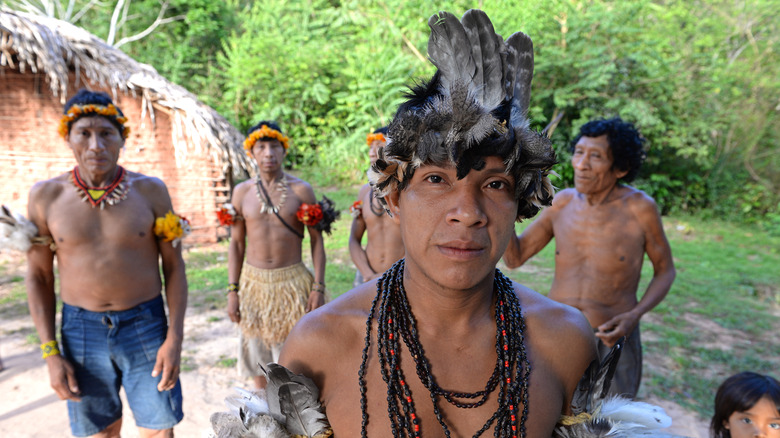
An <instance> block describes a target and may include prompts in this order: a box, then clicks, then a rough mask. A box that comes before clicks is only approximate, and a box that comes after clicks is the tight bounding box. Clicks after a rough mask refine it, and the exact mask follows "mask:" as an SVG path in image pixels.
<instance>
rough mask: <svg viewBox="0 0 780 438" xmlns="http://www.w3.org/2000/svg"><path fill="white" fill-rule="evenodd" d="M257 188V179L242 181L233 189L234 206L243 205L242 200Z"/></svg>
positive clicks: (232, 199) (232, 200)
mask: <svg viewBox="0 0 780 438" xmlns="http://www.w3.org/2000/svg"><path fill="white" fill-rule="evenodd" d="M254 187H255V179H254V178H250V179H248V180H246V181H241V182H240V183H238V184H236V186H235V187H234V188H233V196H232V198H231V202H232V203H233V206H235V207H238V206H239V205H240V204H241V200H242V199H243V198H244V196H246V193H247V192H248V191H250V190H251V189H253V188H254Z"/></svg>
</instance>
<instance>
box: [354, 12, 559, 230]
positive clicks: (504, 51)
mask: <svg viewBox="0 0 780 438" xmlns="http://www.w3.org/2000/svg"><path fill="white" fill-rule="evenodd" d="M428 26H430V28H431V36H430V39H429V40H428V57H429V58H430V60H431V62H432V63H433V64H434V65H435V66H436V67H437V69H438V70H437V72H436V74H435V75H434V76H433V78H431V79H430V80H429V81H428V82H425V83H422V84H419V85H417V86H416V87H413V88H412V90H411V91H410V92H409V93H408V94H407V95H406V97H407V101H406V102H404V103H403V104H401V106H400V107H399V108H398V111H397V112H396V114H395V117H394V118H393V121H392V122H391V123H390V125H389V129H388V143H387V145H386V146H385V147H384V148H383V149H381V150H380V153H379V159H378V160H377V162H376V163H375V164H374V165H373V166H372V167H371V169H370V170H369V180H370V182H371V184H372V185H374V186H375V187H376V196H377V198H379V199H380V200H381V201H382V202H383V203H384V199H383V198H384V197H385V196H386V195H387V194H389V193H390V192H392V191H395V190H402V189H403V188H404V187H405V186H406V184H407V183H408V181H409V179H410V178H411V177H412V175H413V174H414V171H415V169H417V168H418V167H419V166H421V165H422V164H445V163H448V162H451V163H454V165H455V167H456V169H457V177H458V178H463V177H465V176H466V174H467V173H468V172H469V171H470V170H471V169H475V170H479V169H482V168H483V167H484V165H485V161H484V158H485V157H488V156H498V157H501V158H502V159H503V160H504V164H505V165H506V169H507V173H508V174H511V175H512V176H513V177H514V178H515V183H516V185H515V197H516V198H517V199H518V201H519V205H518V211H517V218H518V219H522V218H527V217H531V216H533V215H535V214H536V213H537V212H538V211H539V209H540V208H541V207H542V206H543V205H549V204H550V203H551V202H552V197H553V187H552V184H551V183H550V181H549V179H548V177H547V174H548V172H549V169H550V167H551V166H552V165H553V164H555V154H554V152H553V149H552V145H551V143H550V141H549V139H548V138H546V137H544V136H542V135H540V134H538V133H536V132H534V131H532V130H531V129H530V128H529V121H528V117H527V113H528V106H529V102H530V98H531V79H532V78H533V69H534V55H533V43H532V42H531V39H530V38H529V37H528V36H527V35H526V34H524V33H522V32H517V33H514V34H512V35H511V36H510V37H509V38H507V39H506V41H504V39H503V38H502V37H501V35H498V34H496V33H495V31H494V30H493V24H492V23H491V22H490V19H489V18H488V16H487V14H485V13H484V12H482V11H480V10H477V9H471V10H469V11H466V13H465V14H463V18H462V19H461V20H458V18H457V17H455V16H454V15H452V14H450V13H448V12H440V13H438V14H436V15H433V16H432V17H431V18H430V19H429V20H428Z"/></svg>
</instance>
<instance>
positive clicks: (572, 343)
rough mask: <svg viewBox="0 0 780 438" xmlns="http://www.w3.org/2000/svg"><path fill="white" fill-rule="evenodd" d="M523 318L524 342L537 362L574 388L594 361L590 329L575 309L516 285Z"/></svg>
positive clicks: (594, 352) (586, 321) (594, 349)
mask: <svg viewBox="0 0 780 438" xmlns="http://www.w3.org/2000/svg"><path fill="white" fill-rule="evenodd" d="M515 291H516V292H517V295H518V297H519V298H520V305H521V307H522V315H523V317H524V319H525V324H526V327H527V329H528V336H527V340H528V343H529V345H531V346H532V349H533V350H534V351H535V352H536V359H537V361H540V360H541V361H542V362H543V363H544V364H545V365H546V366H548V367H551V368H552V369H554V370H556V373H557V374H558V375H559V376H560V377H561V379H563V380H564V381H566V382H567V385H572V384H573V385H576V383H577V381H579V378H580V377H581V376H582V373H583V372H584V371H585V368H587V366H588V365H589V364H590V362H591V361H593V360H594V359H595V358H596V344H595V340H594V336H593V329H592V328H591V326H590V324H589V323H588V320H587V319H586V318H585V316H584V315H583V314H582V312H580V311H579V310H578V309H576V308H574V307H571V306H568V305H566V304H562V303H559V302H557V301H554V300H552V299H550V298H547V297H545V296H544V295H542V294H540V293H538V292H535V291H533V290H531V289H528V288H527V287H525V286H523V285H520V284H517V283H515Z"/></svg>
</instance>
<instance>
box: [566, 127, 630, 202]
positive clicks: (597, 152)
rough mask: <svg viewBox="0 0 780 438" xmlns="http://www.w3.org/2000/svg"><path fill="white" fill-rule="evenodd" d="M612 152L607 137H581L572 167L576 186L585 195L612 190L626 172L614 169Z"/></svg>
mask: <svg viewBox="0 0 780 438" xmlns="http://www.w3.org/2000/svg"><path fill="white" fill-rule="evenodd" d="M613 162H614V161H613V158H612V150H611V149H610V147H609V141H608V140H607V136H606V135H602V136H599V137H585V136H583V137H581V138H580V140H579V141H578V142H577V144H576V145H574V154H573V155H572V156H571V165H572V167H574V186H575V187H576V188H577V191H578V192H580V193H584V194H596V193H600V192H603V191H606V190H610V189H611V188H612V187H613V186H614V185H615V184H616V183H617V180H618V179H620V178H622V177H624V176H625V175H626V173H628V172H627V171H625V170H618V169H614V168H613V166H612V164H613Z"/></svg>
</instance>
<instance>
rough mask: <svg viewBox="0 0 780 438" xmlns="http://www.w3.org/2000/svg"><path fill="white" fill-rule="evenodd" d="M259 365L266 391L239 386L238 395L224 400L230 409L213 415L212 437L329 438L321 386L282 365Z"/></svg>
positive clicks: (328, 425)
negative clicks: (244, 388)
mask: <svg viewBox="0 0 780 438" xmlns="http://www.w3.org/2000/svg"><path fill="white" fill-rule="evenodd" d="M260 368H261V369H262V370H263V372H264V373H265V375H266V380H267V381H268V385H267V386H266V389H265V390H260V391H258V392H251V391H247V390H243V389H240V388H236V391H237V392H238V393H239V395H238V396H232V397H228V398H226V399H225V404H226V405H227V406H228V408H229V410H230V412H216V413H214V414H212V415H211V425H212V429H213V433H212V435H211V437H212V438H232V437H236V438H291V437H293V438H327V437H330V436H331V435H332V434H333V432H332V430H331V429H330V424H329V423H328V419H327V417H326V416H325V413H324V411H323V409H322V406H321V405H320V402H319V389H318V388H317V386H316V385H315V384H314V382H312V380H311V379H309V378H308V377H306V376H303V375H301V374H294V373H293V372H292V371H290V370H288V369H287V368H285V367H283V366H282V365H279V364H275V363H269V364H268V365H266V366H265V367H263V366H262V365H261V366H260Z"/></svg>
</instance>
